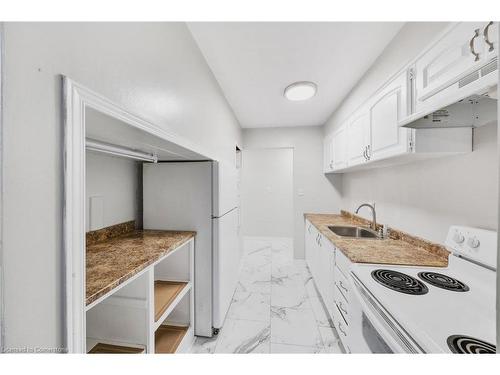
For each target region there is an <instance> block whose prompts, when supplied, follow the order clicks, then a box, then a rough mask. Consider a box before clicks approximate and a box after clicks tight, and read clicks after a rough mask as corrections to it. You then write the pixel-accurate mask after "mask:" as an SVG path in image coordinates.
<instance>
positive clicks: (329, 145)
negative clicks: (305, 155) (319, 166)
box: [323, 136, 333, 173]
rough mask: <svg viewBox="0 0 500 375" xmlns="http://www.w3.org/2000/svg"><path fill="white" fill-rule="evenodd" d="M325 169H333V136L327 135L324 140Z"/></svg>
mask: <svg viewBox="0 0 500 375" xmlns="http://www.w3.org/2000/svg"><path fill="white" fill-rule="evenodd" d="M323 171H324V172H325V173H328V172H332V171H333V136H327V137H325V140H324V142H323Z"/></svg>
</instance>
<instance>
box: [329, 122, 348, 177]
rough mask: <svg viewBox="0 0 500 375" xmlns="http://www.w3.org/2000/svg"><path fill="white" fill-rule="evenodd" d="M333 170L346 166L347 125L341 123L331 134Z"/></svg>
mask: <svg viewBox="0 0 500 375" xmlns="http://www.w3.org/2000/svg"><path fill="white" fill-rule="evenodd" d="M332 155H333V170H337V169H342V168H345V167H347V126H346V125H345V124H344V125H342V126H341V127H340V128H339V129H337V131H336V132H335V133H334V134H333V147H332Z"/></svg>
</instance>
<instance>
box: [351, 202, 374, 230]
mask: <svg viewBox="0 0 500 375" xmlns="http://www.w3.org/2000/svg"><path fill="white" fill-rule="evenodd" d="M361 207H370V208H371V210H372V223H371V225H370V228H372V229H373V230H375V231H376V230H377V213H376V212H375V203H373V204H368V203H363V204H362V205H361V206H359V207H358V208H357V209H356V213H358V212H359V209H360V208H361Z"/></svg>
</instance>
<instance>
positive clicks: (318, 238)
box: [305, 219, 351, 353]
mask: <svg viewBox="0 0 500 375" xmlns="http://www.w3.org/2000/svg"><path fill="white" fill-rule="evenodd" d="M305 225H306V227H305V256H306V263H307V265H308V267H309V270H310V271H311V275H312V277H313V280H314V282H315V284H316V286H317V288H318V291H319V293H320V295H321V298H322V299H323V302H324V303H325V305H326V308H327V310H328V313H329V315H330V318H331V319H332V321H333V323H334V325H335V329H336V330H337V332H338V334H339V337H340V339H341V341H342V344H343V345H344V347H345V349H346V351H347V352H348V353H350V349H349V344H348V336H349V290H350V288H351V286H350V285H351V284H350V282H349V278H348V275H349V270H350V267H351V266H350V265H351V262H350V260H349V259H348V258H347V257H346V256H345V255H344V254H343V253H342V252H341V251H339V250H338V249H336V248H335V246H334V244H333V243H332V242H330V240H328V239H327V238H326V237H325V236H324V235H323V234H321V233H320V232H319V231H318V230H317V229H316V227H315V226H314V225H312V224H311V222H310V221H309V220H307V219H306V221H305Z"/></svg>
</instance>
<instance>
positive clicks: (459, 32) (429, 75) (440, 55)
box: [415, 22, 493, 112]
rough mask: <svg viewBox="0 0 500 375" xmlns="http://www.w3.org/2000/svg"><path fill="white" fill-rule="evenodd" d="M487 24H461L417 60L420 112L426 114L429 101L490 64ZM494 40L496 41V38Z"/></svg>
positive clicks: (418, 107) (418, 109)
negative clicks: (481, 67) (486, 32)
mask: <svg viewBox="0 0 500 375" xmlns="http://www.w3.org/2000/svg"><path fill="white" fill-rule="evenodd" d="M487 24H488V23H487V22H461V23H457V24H456V25H455V26H454V27H453V28H452V29H451V30H450V31H449V32H448V33H447V34H446V35H445V36H444V37H443V38H442V39H441V40H440V41H439V42H437V43H436V44H435V45H434V46H433V47H432V48H431V49H430V50H429V51H428V52H426V53H425V54H424V55H423V56H422V57H420V58H419V59H418V60H417V62H416V64H415V67H416V92H417V101H416V111H417V112H420V111H421V110H425V107H426V105H427V101H428V100H430V101H432V100H433V99H432V97H433V96H434V95H436V94H437V93H438V92H440V91H441V90H443V89H445V88H446V87H448V86H451V85H452V84H454V83H456V82H458V81H459V80H460V79H462V78H463V77H465V76H466V75H467V74H470V73H471V72H473V71H474V70H476V69H478V68H479V67H480V66H481V65H484V64H485V63H487V61H488V60H487V57H488V56H487V54H489V53H488V52H487V45H486V43H485V42H484V39H483V37H484V36H483V32H484V28H485V27H486V26H487ZM490 30H492V29H491V28H490ZM491 34H493V32H492V33H491ZM491 37H492V39H493V35H491ZM476 56H477V57H476Z"/></svg>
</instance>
